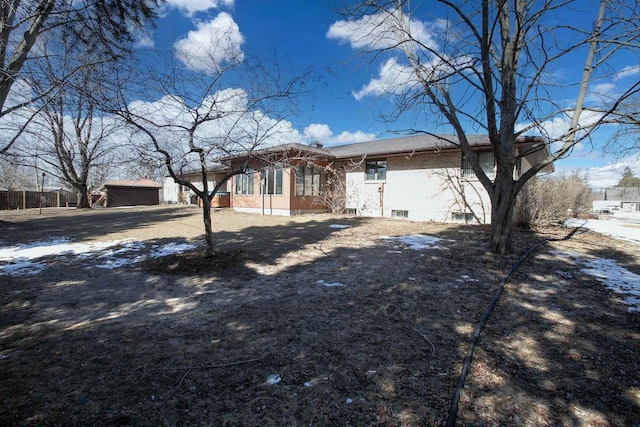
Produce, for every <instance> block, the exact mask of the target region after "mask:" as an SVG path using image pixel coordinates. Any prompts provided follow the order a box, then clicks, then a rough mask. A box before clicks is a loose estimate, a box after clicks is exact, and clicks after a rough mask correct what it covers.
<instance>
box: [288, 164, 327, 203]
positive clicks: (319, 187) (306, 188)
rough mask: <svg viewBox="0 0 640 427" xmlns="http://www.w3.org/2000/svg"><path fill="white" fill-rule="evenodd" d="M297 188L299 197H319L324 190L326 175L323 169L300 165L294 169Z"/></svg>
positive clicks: (296, 194) (296, 192) (295, 193)
mask: <svg viewBox="0 0 640 427" xmlns="http://www.w3.org/2000/svg"><path fill="white" fill-rule="evenodd" d="M294 172H295V188H294V195H295V196H297V197H318V196H319V195H320V193H321V192H322V191H323V190H324V186H325V184H326V175H325V174H324V171H323V169H321V168H317V167H315V166H307V165H298V166H296V167H295V169H294Z"/></svg>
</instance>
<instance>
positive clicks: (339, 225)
mask: <svg viewBox="0 0 640 427" xmlns="http://www.w3.org/2000/svg"><path fill="white" fill-rule="evenodd" d="M329 228H351V226H350V225H346V224H330V225H329Z"/></svg>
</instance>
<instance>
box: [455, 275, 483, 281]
mask: <svg viewBox="0 0 640 427" xmlns="http://www.w3.org/2000/svg"><path fill="white" fill-rule="evenodd" d="M456 282H459V283H464V282H479V280H478V279H474V278H473V277H469V276H468V275H466V274H463V275H462V276H460V277H459V278H458V279H456Z"/></svg>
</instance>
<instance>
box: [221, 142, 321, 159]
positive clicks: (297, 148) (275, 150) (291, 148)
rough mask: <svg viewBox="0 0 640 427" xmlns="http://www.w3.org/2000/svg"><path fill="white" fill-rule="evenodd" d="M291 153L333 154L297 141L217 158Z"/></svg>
mask: <svg viewBox="0 0 640 427" xmlns="http://www.w3.org/2000/svg"><path fill="white" fill-rule="evenodd" d="M291 153H293V157H296V156H300V157H303V156H304V157H305V158H307V157H309V156H317V157H326V158H333V155H332V154H331V153H330V152H329V150H328V149H325V148H322V147H321V146H313V145H306V144H300V143H297V142H294V143H289V144H281V145H274V146H272V147H265V148H260V149H257V150H253V151H244V152H241V153H238V154H234V155H232V156H225V157H220V158H218V159H217V160H218V161H219V162H225V161H229V160H235V159H242V158H247V157H253V158H265V157H273V156H277V155H281V154H288V155H289V156H291Z"/></svg>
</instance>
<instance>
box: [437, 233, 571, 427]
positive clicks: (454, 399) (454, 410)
mask: <svg viewBox="0 0 640 427" xmlns="http://www.w3.org/2000/svg"><path fill="white" fill-rule="evenodd" d="M579 229H580V227H576V228H574V229H573V230H572V231H571V232H570V233H569V234H567V235H566V236H565V237H563V238H562V239H548V240H543V241H541V242H538V243H536V244H535V245H533V246H532V247H531V248H529V250H528V251H527V252H525V253H524V255H522V256H521V257H520V258H518V260H517V261H516V263H515V264H513V266H512V267H511V268H510V269H509V271H508V272H507V274H506V275H505V276H504V278H503V279H502V281H501V282H500V285H499V286H498V290H497V291H496V294H495V295H494V296H493V299H492V300H491V302H490V303H489V306H488V307H487V309H486V310H485V311H484V314H483V315H482V318H481V319H480V322H479V323H478V326H477V327H476V330H475V332H474V333H473V337H472V338H471V341H470V345H469V350H468V351H467V355H466V357H465V358H464V363H463V364H462V371H461V372H460V377H459V378H458V385H457V386H456V389H455V390H454V391H453V395H452V396H451V406H450V407H449V416H448V417H447V424H446V426H447V427H454V426H455V424H456V418H457V416H458V404H459V403H460V395H461V394H462V389H463V388H464V382H465V380H466V378H467V373H469V367H470V366H471V359H472V358H473V352H474V350H475V349H476V345H477V344H478V341H479V340H480V332H482V328H484V325H485V323H487V320H488V319H489V316H490V315H491V312H492V311H493V309H494V308H495V306H496V304H498V300H499V299H500V295H502V290H503V289H504V285H505V284H506V283H507V280H509V278H510V277H511V275H512V274H513V272H514V271H516V269H517V268H518V267H520V265H521V264H522V263H523V262H524V260H525V259H527V258H528V257H529V255H531V253H533V252H534V251H536V250H538V249H539V248H540V247H541V246H544V245H546V244H547V243H549V242H551V241H559V240H568V239H570V238H571V237H572V236H573V235H574V234H575V233H576V232H577V231H578V230H579Z"/></svg>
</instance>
